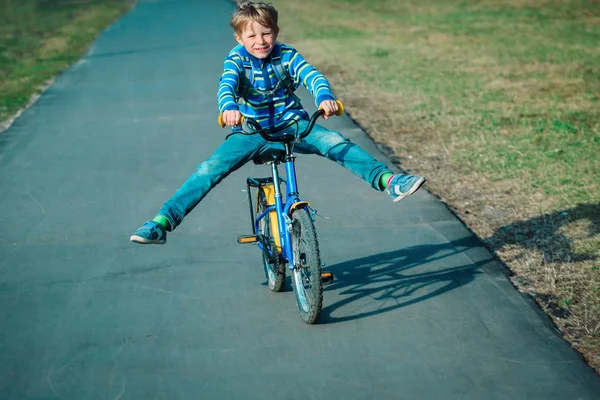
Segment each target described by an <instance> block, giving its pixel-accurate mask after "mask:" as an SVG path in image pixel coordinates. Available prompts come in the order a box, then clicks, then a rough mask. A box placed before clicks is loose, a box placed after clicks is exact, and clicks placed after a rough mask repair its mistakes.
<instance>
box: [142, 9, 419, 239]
mask: <svg viewBox="0 0 600 400" xmlns="http://www.w3.org/2000/svg"><path fill="white" fill-rule="evenodd" d="M230 25H231V27H232V28H233V30H234V33H235V34H234V36H235V39H236V40H237V42H238V43H239V45H238V46H236V47H235V48H234V49H233V50H232V51H231V52H230V53H229V55H228V56H227V57H226V58H225V63H224V72H223V75H222V76H221V80H220V83H219V90H218V101H219V110H220V111H221V113H222V117H223V122H224V123H225V124H226V125H228V126H231V127H233V130H232V131H233V134H232V135H230V136H229V137H228V138H227V139H226V140H225V141H224V142H223V143H222V144H221V146H219V148H218V149H217V150H216V151H215V152H214V153H213V154H212V156H210V157H209V158H208V160H206V161H205V162H203V163H202V164H200V166H199V167H198V169H197V171H196V173H194V174H192V175H191V176H190V178H189V179H188V180H187V181H185V182H184V184H183V185H182V186H181V187H180V188H179V190H177V192H176V193H175V195H174V196H173V197H172V198H171V199H170V200H168V201H167V202H166V203H165V204H164V205H163V206H162V208H161V209H160V211H159V212H158V214H157V216H156V217H155V218H154V219H153V220H150V221H147V222H146V223H145V224H144V225H143V226H142V227H141V228H139V229H138V230H137V231H135V233H134V234H133V236H131V239H130V240H131V241H132V242H135V243H141V244H163V243H165V242H166V240H167V231H172V230H173V229H175V228H176V227H177V226H178V225H179V224H181V222H182V221H183V218H184V217H185V216H186V215H187V214H188V213H189V212H190V211H191V210H192V209H193V208H194V207H195V206H196V205H197V204H198V203H199V202H200V201H201V200H202V199H203V198H204V196H206V194H207V193H208V192H209V191H210V190H211V189H212V188H213V187H214V186H215V185H217V184H218V183H219V182H220V181H221V180H222V179H223V178H225V177H226V176H227V175H229V174H230V173H231V172H233V171H234V170H236V169H238V168H240V167H241V166H242V165H244V164H245V163H247V162H248V161H250V160H252V159H253V158H254V157H256V156H257V155H259V154H260V153H261V152H262V151H264V150H265V149H267V148H268V147H269V146H271V144H270V143H269V142H267V141H265V140H264V139H263V138H262V137H260V135H251V136H248V135H242V134H235V133H236V132H239V131H240V130H241V127H240V126H239V125H240V122H241V117H242V116H245V117H246V118H252V119H254V120H256V121H257V122H258V123H259V124H260V125H261V126H263V127H265V126H270V125H273V124H275V123H277V122H279V121H285V120H296V121H298V129H299V130H301V131H302V130H303V129H304V127H305V126H306V124H307V123H308V114H307V112H306V111H305V110H304V109H303V108H302V105H301V104H300V101H299V99H298V98H297V97H296V96H295V95H294V94H293V90H294V89H295V88H297V87H298V86H299V84H300V83H302V84H303V85H304V86H306V88H307V89H308V90H309V92H310V93H311V94H312V95H313V97H314V98H315V100H316V103H317V105H318V106H319V108H322V109H323V110H325V115H324V118H325V119H328V117H329V116H330V115H333V114H335V113H336V112H337V111H338V105H337V103H336V102H335V97H334V96H333V94H332V93H331V89H330V87H329V83H328V82H327V80H326V79H325V77H324V76H323V75H322V74H321V73H320V72H318V71H317V70H316V69H315V68H314V67H313V66H312V65H310V64H308V63H307V62H306V61H305V60H304V58H303V57H302V56H301V55H300V54H299V53H298V52H297V51H296V50H295V49H294V48H292V47H290V46H286V45H284V44H279V43H276V42H275V41H276V39H277V34H278V33H279V27H278V25H277V10H276V9H275V7H274V6H273V5H272V4H265V3H262V2H251V1H243V2H241V3H240V4H239V5H238V7H237V10H236V11H235V13H234V14H233V18H232V20H231V23H230ZM238 101H240V104H238ZM296 150H297V151H298V152H300V153H313V154H319V155H321V156H324V157H327V158H329V159H330V160H332V161H335V162H337V163H338V164H340V165H342V166H343V167H345V168H346V169H348V170H350V171H351V172H353V173H354V174H356V175H358V176H359V177H361V178H362V179H364V180H365V181H366V182H368V183H369V184H370V185H371V186H372V187H373V188H374V189H375V190H378V191H383V190H387V191H388V193H389V194H390V196H391V197H392V199H393V201H394V202H398V201H400V200H402V199H403V198H404V197H406V196H408V195H410V194H412V193H414V192H415V191H417V189H419V187H421V185H422V184H423V183H424V182H425V178H423V177H419V176H412V175H405V174H398V175H394V174H393V172H392V171H391V170H390V169H389V168H388V167H387V166H385V165H384V164H382V163H380V162H378V161H377V160H375V159H374V158H373V157H371V156H370V155H369V154H367V153H366V152H365V151H364V150H362V149H361V148H360V147H359V146H358V145H356V144H354V143H351V142H350V141H349V140H348V139H346V138H345V137H344V136H342V135H341V134H339V133H338V132H333V131H329V130H327V129H326V128H324V127H322V126H319V125H315V126H314V128H313V130H312V132H311V133H310V134H309V135H308V136H307V137H306V138H305V139H303V140H302V142H300V143H299V144H297V145H296Z"/></svg>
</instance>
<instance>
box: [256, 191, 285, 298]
mask: <svg viewBox="0 0 600 400" xmlns="http://www.w3.org/2000/svg"><path fill="white" fill-rule="evenodd" d="M268 207H269V205H268V201H267V198H266V195H265V192H264V190H263V189H262V188H261V187H259V188H258V201H257V209H256V212H257V215H260V214H262V213H263V212H264V211H265V210H266V209H267V208H268ZM271 229H272V225H271V213H268V214H267V215H265V217H264V218H263V219H261V220H260V221H259V222H258V233H259V235H261V236H262V238H263V239H262V240H263V242H262V244H263V254H262V258H263V266H264V269H265V277H266V278H267V285H268V286H269V289H271V290H272V291H274V292H281V291H283V288H284V286H285V264H284V263H282V262H281V257H280V256H279V251H278V250H277V246H276V245H275V239H274V238H273V235H272V233H271Z"/></svg>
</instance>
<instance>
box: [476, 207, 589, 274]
mask: <svg viewBox="0 0 600 400" xmlns="http://www.w3.org/2000/svg"><path fill="white" fill-rule="evenodd" d="M582 220H589V223H588V226H587V232H586V235H587V237H589V238H591V237H593V236H596V235H598V233H600V204H580V205H578V206H577V207H573V208H570V209H567V210H561V211H556V212H553V213H550V214H544V215H540V216H538V217H534V218H530V219H526V220H524V221H518V222H514V223H512V224H509V225H505V226H502V227H500V228H498V229H497V230H496V231H495V232H494V233H493V235H492V236H490V237H488V238H486V239H485V240H486V241H487V242H488V243H489V244H490V245H491V246H492V248H494V249H500V248H504V247H507V246H511V245H516V246H519V247H521V248H523V249H525V250H530V251H533V250H535V251H539V252H541V253H542V254H543V261H544V262H545V263H552V262H563V263H568V262H576V261H584V260H594V259H597V258H598V257H597V256H595V255H593V254H580V253H576V252H575V251H574V250H573V242H572V240H571V239H570V238H569V237H568V236H567V235H565V234H564V233H562V232H560V229H561V228H563V227H564V226H566V225H568V224H571V223H574V222H578V221H582Z"/></svg>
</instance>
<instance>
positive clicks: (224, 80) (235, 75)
mask: <svg viewBox="0 0 600 400" xmlns="http://www.w3.org/2000/svg"><path fill="white" fill-rule="evenodd" d="M240 63H241V60H240ZM241 69H242V67H241V66H240V65H238V63H237V62H236V60H235V59H234V58H233V57H231V56H228V57H227V58H225V62H224V65H223V74H222V75H221V80H220V81H219V90H218V92H217V99H218V102H219V111H220V112H221V113H223V112H225V111H228V110H235V111H238V110H239V108H238V104H237V96H236V93H237V87H238V84H239V79H240V72H241Z"/></svg>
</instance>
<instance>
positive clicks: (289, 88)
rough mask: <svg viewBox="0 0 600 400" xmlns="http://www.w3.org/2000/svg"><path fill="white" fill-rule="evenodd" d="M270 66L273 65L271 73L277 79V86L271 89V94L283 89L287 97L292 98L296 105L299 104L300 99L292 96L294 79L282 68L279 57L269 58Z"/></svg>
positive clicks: (294, 88)
mask: <svg viewBox="0 0 600 400" xmlns="http://www.w3.org/2000/svg"><path fill="white" fill-rule="evenodd" d="M271 65H273V71H274V72H275V77H276V78H277V81H278V82H277V85H275V87H274V88H273V92H275V91H276V90H279V89H281V88H284V89H285V91H286V92H287V94H288V95H290V96H292V98H293V99H294V101H296V103H298V104H300V99H299V98H298V96H296V95H295V94H294V91H295V90H296V87H295V86H294V78H293V77H292V76H291V75H290V73H289V72H288V70H287V68H285V67H284V65H283V61H282V60H281V55H280V54H279V55H277V56H274V57H272V58H271Z"/></svg>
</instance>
